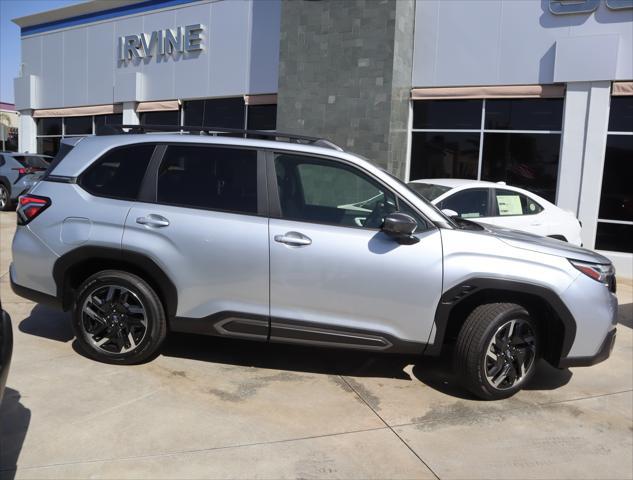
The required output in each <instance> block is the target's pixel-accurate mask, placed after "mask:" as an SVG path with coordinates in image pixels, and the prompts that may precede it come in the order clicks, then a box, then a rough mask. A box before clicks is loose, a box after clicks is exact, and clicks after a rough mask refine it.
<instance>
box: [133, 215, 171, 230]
mask: <svg viewBox="0 0 633 480" xmlns="http://www.w3.org/2000/svg"><path fill="white" fill-rule="evenodd" d="M136 223H138V224H141V225H146V226H148V227H157V228H160V227H167V226H169V220H167V219H166V218H165V217H163V216H161V215H155V214H153V213H150V214H149V215H148V216H146V217H138V218H137V219H136Z"/></svg>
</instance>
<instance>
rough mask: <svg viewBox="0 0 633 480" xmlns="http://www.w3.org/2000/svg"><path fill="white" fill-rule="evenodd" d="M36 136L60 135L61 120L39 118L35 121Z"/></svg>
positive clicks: (57, 118)
mask: <svg viewBox="0 0 633 480" xmlns="http://www.w3.org/2000/svg"><path fill="white" fill-rule="evenodd" d="M37 134H38V135H61V134H62V119H61V118H59V117H56V118H40V119H39V120H38V121H37Z"/></svg>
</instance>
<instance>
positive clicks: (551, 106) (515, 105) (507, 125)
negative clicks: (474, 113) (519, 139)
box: [485, 98, 563, 130]
mask: <svg viewBox="0 0 633 480" xmlns="http://www.w3.org/2000/svg"><path fill="white" fill-rule="evenodd" d="M562 122H563V99H562V98H539V99H525V98H524V99H512V100H509V99H508V100H507V99H492V100H486V124H485V125H486V127H485V128H487V129H491V130H560V129H561V128H562Z"/></svg>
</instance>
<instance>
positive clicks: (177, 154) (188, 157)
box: [157, 145, 257, 215]
mask: <svg viewBox="0 0 633 480" xmlns="http://www.w3.org/2000/svg"><path fill="white" fill-rule="evenodd" d="M157 201H158V203H162V204H167V205H180V206H184V207H192V208H204V209H208V210H221V211H226V212H235V213H245V214H251V215H256V214H257V151H255V150H247V149H240V148H226V147H215V146H201V145H170V146H169V147H167V152H166V153H165V156H164V157H163V160H162V162H161V165H160V167H159V170H158V183H157Z"/></svg>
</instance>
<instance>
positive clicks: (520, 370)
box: [455, 303, 539, 400]
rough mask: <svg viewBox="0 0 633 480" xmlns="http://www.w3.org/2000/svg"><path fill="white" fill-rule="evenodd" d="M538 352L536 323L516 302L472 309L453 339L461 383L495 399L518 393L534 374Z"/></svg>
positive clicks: (491, 304) (481, 396) (478, 393)
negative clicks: (455, 342) (455, 339)
mask: <svg viewBox="0 0 633 480" xmlns="http://www.w3.org/2000/svg"><path fill="white" fill-rule="evenodd" d="M538 355H539V337H538V329H537V326H536V322H535V321H534V320H533V319H532V318H531V317H530V315H529V313H528V312H527V311H526V310H525V308H523V307H522V306H520V305H516V304H512V303H490V304H485V305H480V306H478V307H477V308H475V309H474V310H473V311H472V312H471V314H470V315H469V316H468V318H467V319H466V322H465V323H464V325H463V326H462V329H461V330H460V332H459V335H458V338H457V347H456V349H455V364H456V369H457V373H458V374H459V376H460V377H461V379H462V381H463V384H464V386H465V387H466V388H467V389H468V390H470V391H471V392H472V393H473V394H475V395H476V396H477V397H479V398H483V399H486V400H496V399H501V398H507V397H510V396H512V395H514V394H515V393H516V392H518V391H519V390H520V389H521V388H523V386H524V385H525V384H526V383H528V382H529V381H530V378H531V377H532V376H533V375H534V371H535V368H536V361H537V359H538Z"/></svg>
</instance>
